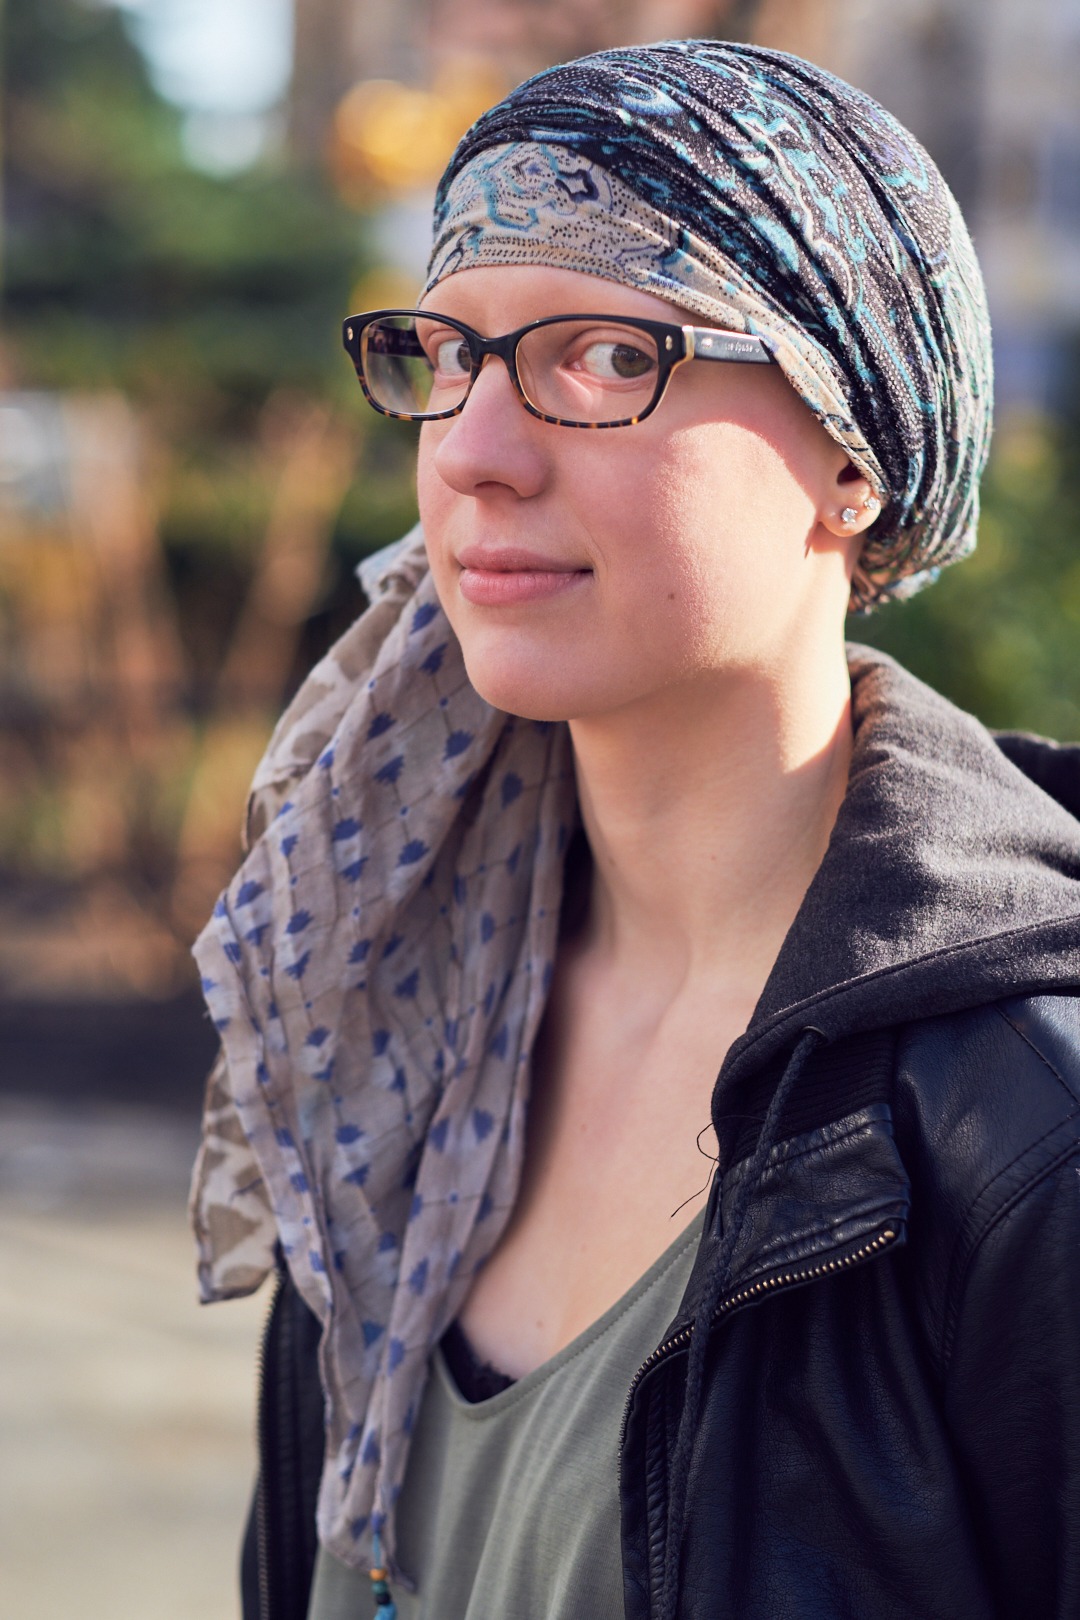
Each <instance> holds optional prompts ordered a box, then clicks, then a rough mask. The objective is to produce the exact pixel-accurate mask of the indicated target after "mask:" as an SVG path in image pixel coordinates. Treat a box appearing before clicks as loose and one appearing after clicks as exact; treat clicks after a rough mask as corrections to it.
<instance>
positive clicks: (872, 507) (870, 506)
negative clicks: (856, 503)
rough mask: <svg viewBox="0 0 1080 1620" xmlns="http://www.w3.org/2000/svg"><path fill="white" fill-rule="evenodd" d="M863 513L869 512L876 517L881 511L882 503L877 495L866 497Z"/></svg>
mask: <svg viewBox="0 0 1080 1620" xmlns="http://www.w3.org/2000/svg"><path fill="white" fill-rule="evenodd" d="M863 511H864V512H869V513H870V514H871V515H876V514H877V513H878V512H880V511H881V502H880V501H879V500H878V498H877V496H876V495H868V496H867V497H866V499H865V501H863Z"/></svg>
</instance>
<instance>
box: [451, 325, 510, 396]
mask: <svg viewBox="0 0 1080 1620" xmlns="http://www.w3.org/2000/svg"><path fill="white" fill-rule="evenodd" d="M469 335H470V338H471V339H472V353H473V374H472V380H471V381H470V383H469V393H470V394H471V393H472V390H473V386H474V385H475V383H476V381H477V379H478V377H479V376H480V372H481V371H482V369H483V367H484V363H485V361H486V360H487V359H488V358H489V356H491V355H494V356H495V358H496V359H498V360H501V361H502V363H503V365H504V366H505V367H506V370H507V374H508V375H509V378H510V382H511V384H512V385H513V388H514V392H515V393H516V394H517V396H518V398H519V399H521V400H522V401H524V400H525V394H524V391H523V389H522V386H521V379H520V377H519V376H518V369H517V346H518V342H519V341H520V339H521V336H522V334H521V332H506V333H504V334H503V336H502V337H491V338H486V337H481V336H480V334H479V332H471V333H470V334H469ZM465 397H466V399H467V398H468V394H467V395H466V396H465ZM462 403H463V404H464V401H463V402H462Z"/></svg>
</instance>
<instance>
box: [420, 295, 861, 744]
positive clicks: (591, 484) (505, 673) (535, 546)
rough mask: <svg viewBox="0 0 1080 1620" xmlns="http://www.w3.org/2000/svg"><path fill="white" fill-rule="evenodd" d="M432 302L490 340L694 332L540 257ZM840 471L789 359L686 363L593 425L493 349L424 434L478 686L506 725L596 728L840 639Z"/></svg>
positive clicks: (843, 585) (432, 522)
mask: <svg viewBox="0 0 1080 1620" xmlns="http://www.w3.org/2000/svg"><path fill="white" fill-rule="evenodd" d="M425 307H427V308H428V309H432V310H437V311H439V312H440V313H442V314H445V315H452V316H455V317H457V318H458V319H460V320H463V321H465V322H467V323H468V324H469V325H470V326H473V327H475V328H476V329H477V330H478V331H479V332H481V333H483V334H484V335H485V336H495V335H498V334H500V333H503V332H507V331H511V330H513V329H514V328H515V327H518V326H523V325H525V324H526V322H528V321H532V320H535V319H537V318H539V317H541V316H544V315H559V314H574V313H596V312H600V313H604V314H610V315H630V316H633V315H640V316H643V317H649V318H652V319H654V320H657V319H659V320H672V321H677V322H679V321H686V320H691V319H692V317H689V316H687V315H685V314H684V313H682V312H680V311H678V310H676V309H675V308H674V307H673V306H672V305H670V304H668V303H666V302H665V301H663V300H662V299H659V298H654V297H652V296H651V295H649V294H647V293H642V292H638V291H635V290H633V289H631V288H627V287H622V286H618V285H616V284H615V283H613V282H607V281H603V280H600V279H598V278H597V277H594V276H587V275H583V274H580V273H578V272H576V271H570V270H556V269H547V268H536V267H531V266H529V267H516V266H515V267H506V268H503V267H484V268H477V269H473V270H464V271H461V272H459V273H458V274H456V275H453V276H450V277H448V278H447V279H446V280H445V281H443V282H441V283H440V284H439V285H438V286H437V287H436V288H435V289H434V290H433V291H432V292H431V293H430V294H429V295H428V297H427V298H426V299H425ZM695 324H698V323H696V322H695ZM846 469H848V462H847V458H846V456H845V455H844V452H843V450H842V449H840V447H839V446H838V445H836V444H835V443H834V442H833V440H832V439H830V438H829V436H828V435H827V434H826V432H825V430H824V429H823V428H822V426H821V424H820V423H819V422H818V421H817V419H816V418H815V417H814V416H813V414H812V413H811V412H810V411H809V409H808V408H807V407H806V406H805V405H804V404H803V402H802V401H801V400H800V399H799V398H798V396H797V395H796V394H795V392H794V390H793V389H792V388H791V387H790V385H789V384H788V382H787V380H786V379H785V377H784V376H783V373H782V372H781V371H780V370H779V368H778V367H776V366H760V365H739V364H709V363H708V362H700V363H697V362H692V363H688V364H686V365H683V366H680V367H678V368H677V370H676V371H675V373H674V375H673V376H672V378H671V381H670V383H669V386H668V390H667V393H666V395H665V396H664V399H663V400H662V402H661V404H660V405H659V407H658V408H657V410H656V411H655V413H654V414H653V415H652V416H650V417H647V418H646V420H645V421H644V422H640V423H638V424H636V425H635V426H633V427H623V428H611V429H606V430H601V431H595V432H589V431H584V430H579V429H572V428H565V427H558V426H554V425H552V424H551V423H547V422H542V421H540V420H538V419H537V418H536V417H533V416H531V415H530V414H529V413H528V412H527V411H526V410H525V409H524V407H523V406H522V404H521V402H520V401H519V399H518V397H517V395H516V394H515V392H514V389H513V385H512V384H511V382H510V378H509V375H508V374H507V371H506V368H505V366H504V365H503V364H502V362H501V361H499V360H497V359H494V358H489V359H488V360H487V361H486V363H485V365H484V367H483V369H482V371H481V374H480V376H479V378H478V379H477V381H476V383H475V385H474V387H473V390H472V393H471V395H470V397H469V401H468V404H467V405H466V407H465V409H464V411H463V412H462V414H461V415H460V416H457V417H453V418H451V419H450V420H448V421H443V422H427V423H425V424H424V426H423V429H422V431H421V436H420V457H419V472H418V482H419V498H420V517H421V521H422V523H423V527H424V533H425V536H426V538H427V547H428V554H429V557H430V561H431V568H432V572H433V575H434V579H435V584H436V588H437V590H438V593H439V597H440V599H441V601H442V604H443V607H444V609H445V611H446V614H447V617H448V618H449V620H450V623H451V624H452V626H453V628H454V631H455V632H456V634H457V636H458V638H459V640H460V642H461V645H462V649H463V652H464V656H465V664H466V667H467V669H468V673H469V678H470V680H471V681H472V683H473V685H474V686H475V687H476V689H477V691H478V692H480V694H481V695H482V696H483V697H484V698H486V699H487V700H488V701H489V702H490V703H492V704H494V705H495V706H496V707H497V708H501V709H504V710H507V711H509V712H510V713H513V714H520V715H524V716H527V717H529V718H531V719H546V720H555V719H558V720H567V719H576V718H583V717H586V716H590V717H595V716H599V715H601V714H604V713H606V712H611V711H614V710H617V709H622V708H624V707H625V706H626V705H628V704H634V703H639V702H641V701H643V700H646V699H649V698H651V697H654V696H656V695H658V694H659V693H661V692H664V691H669V690H670V689H672V688H685V687H686V686H687V684H688V683H689V684H691V685H692V684H695V683H701V682H702V681H706V682H707V681H713V680H715V679H716V678H717V677H723V676H724V675H728V674H734V673H738V672H744V671H747V670H750V669H756V670H759V671H760V670H769V669H772V668H773V667H774V666H775V665H776V662H777V660H781V661H782V660H783V659H784V658H785V656H790V649H791V646H792V638H793V637H797V636H799V635H802V634H805V633H806V627H807V625H808V624H809V623H810V622H812V621H815V622H816V619H822V617H823V616H824V621H825V622H827V623H829V624H832V622H833V621H835V629H834V631H833V632H832V633H834V634H835V636H836V637H837V639H838V638H839V634H840V627H841V624H842V618H843V612H844V607H845V604H846V601H847V593H848V578H849V574H850V567H851V563H852V561H853V556H852V553H853V551H854V550H855V549H857V543H856V542H853V541H852V540H851V539H848V538H838V537H837V535H838V532H839V523H838V512H839V510H840V508H841V507H842V506H844V505H847V504H849V502H850V501H851V499H852V496H851V494H850V486H849V485H847V484H845V482H844V478H845V476H846V472H845V470H846ZM856 504H857V498H856ZM823 520H826V521H828V522H831V523H832V525H833V527H832V529H831V530H830V529H828V528H827V527H826V526H825V521H823Z"/></svg>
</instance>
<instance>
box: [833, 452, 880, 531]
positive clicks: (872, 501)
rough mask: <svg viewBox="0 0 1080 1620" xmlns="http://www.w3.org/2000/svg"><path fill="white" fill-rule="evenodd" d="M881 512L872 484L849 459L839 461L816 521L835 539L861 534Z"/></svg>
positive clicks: (878, 499)
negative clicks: (834, 477) (833, 479)
mask: <svg viewBox="0 0 1080 1620" xmlns="http://www.w3.org/2000/svg"><path fill="white" fill-rule="evenodd" d="M880 512H881V500H880V497H879V496H878V494H877V492H876V491H875V489H874V486H873V485H872V484H871V482H870V480H869V479H868V478H867V477H866V475H865V473H861V472H860V471H859V469H858V468H857V467H854V466H853V465H852V464H851V462H850V461H846V460H845V462H844V463H843V466H842V467H841V468H840V471H839V472H838V473H837V476H836V480H835V483H834V487H833V488H832V489H831V490H830V492H829V495H828V498H827V499H826V500H825V502H824V503H823V505H822V510H821V515H820V521H821V523H822V526H823V527H824V528H825V529H827V530H828V532H829V533H830V534H835V535H836V536H837V538H838V539H844V538H846V537H847V536H848V535H854V534H865V532H866V530H867V529H868V528H869V527H870V525H871V524H872V523H875V522H876V521H877V518H878V516H879V515H880Z"/></svg>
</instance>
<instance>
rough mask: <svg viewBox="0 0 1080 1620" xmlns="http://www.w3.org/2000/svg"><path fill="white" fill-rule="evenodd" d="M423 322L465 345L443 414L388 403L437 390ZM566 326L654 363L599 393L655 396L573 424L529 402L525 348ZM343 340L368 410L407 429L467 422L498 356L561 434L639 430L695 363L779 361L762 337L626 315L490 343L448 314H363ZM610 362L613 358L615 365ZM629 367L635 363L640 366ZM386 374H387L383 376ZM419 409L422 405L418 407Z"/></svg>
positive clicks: (347, 326)
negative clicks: (482, 379)
mask: <svg viewBox="0 0 1080 1620" xmlns="http://www.w3.org/2000/svg"><path fill="white" fill-rule="evenodd" d="M417 321H420V322H423V323H424V324H425V326H426V327H427V329H428V331H429V332H434V331H436V330H438V331H440V332H444V331H445V330H447V329H448V330H449V331H451V332H453V333H455V334H457V335H458V337H460V340H461V342H460V344H456V345H455V347H456V349H457V351H458V352H457V354H456V356H455V358H456V361H457V363H458V365H459V367H460V369H459V372H458V374H457V376H456V377H455V378H454V381H456V383H457V385H458V388H459V389H460V398H457V399H455V402H454V403H453V405H452V406H450V407H448V408H446V409H443V410H426V409H422V408H421V409H407V408H406V409H403V408H401V404H402V401H401V399H400V398H397V399H395V398H392V397H388V396H393V395H394V394H395V393H400V392H401V391H403V390H405V389H407V390H409V391H410V392H414V393H415V392H416V386H417V385H418V386H419V387H420V388H421V389H422V387H423V386H424V385H425V384H426V385H427V387H428V391H429V393H430V391H431V387H432V386H433V382H432V379H433V378H434V375H435V370H434V362H433V361H432V360H431V358H430V357H429V355H428V352H427V350H426V348H425V346H424V344H423V343H422V342H421V339H420V337H419V336H418V335H417V330H416V327H415V324H414V325H410V324H409V323H410V322H412V323H415V322H417ZM559 325H565V326H567V327H588V326H590V325H593V326H596V327H597V328H598V334H597V337H598V338H599V333H600V332H603V333H604V334H606V335H607V336H606V341H602V342H600V343H599V347H601V348H607V349H610V350H612V351H613V352H614V351H619V350H621V351H622V352H623V354H624V356H633V355H635V354H637V355H638V357H639V358H641V359H647V361H648V367H649V370H650V372H651V376H646V375H644V374H643V375H642V376H641V377H640V378H637V377H633V376H628V377H622V376H618V375H617V374H614V373H613V374H611V375H610V376H609V377H606V378H598V377H596V376H595V375H589V376H588V377H587V379H586V380H587V381H591V382H594V383H595V384H596V391H597V392H599V393H602V392H603V391H604V388H605V387H606V388H607V389H608V392H609V394H610V393H611V392H612V391H614V392H615V393H616V394H617V393H618V392H619V391H620V390H621V391H622V392H623V393H626V392H627V391H628V390H631V389H632V385H633V383H634V382H640V387H639V388H638V389H637V392H638V393H642V392H643V390H646V389H648V390H649V393H648V397H647V398H645V399H644V402H643V403H641V404H638V405H637V406H636V408H635V409H634V411H633V414H627V415H622V416H618V415H616V416H611V417H607V416H605V417H602V418H601V419H595V418H591V417H590V418H584V419H583V418H581V417H569V416H564V415H559V414H553V412H552V411H551V410H550V409H545V408H544V403H543V401H538V400H536V399H533V398H531V397H530V394H529V391H528V387H527V385H526V383H525V382H523V380H522V376H521V370H520V368H519V349H520V346H521V344H522V341H523V340H528V339H530V338H531V337H532V336H533V334H537V333H543V332H544V329H545V328H550V327H555V326H559ZM624 331H625V332H627V333H629V334H635V333H637V334H641V335H642V336H643V337H644V339H645V343H644V345H643V346H642V348H641V349H640V350H635V349H634V348H633V346H632V345H631V344H620V343H618V341H617V339H615V338H614V337H613V336H612V335H611V334H613V333H618V334H621V333H622V332H624ZM342 336H343V342H344V345H345V350H346V352H347V354H348V355H349V358H350V359H351V360H352V362H353V365H354V366H355V368H356V375H357V378H358V379H359V382H360V386H361V388H362V389H363V391H364V395H365V398H366V399H367V401H368V404H369V405H371V406H372V407H373V409H375V410H377V411H379V412H380V413H381V414H382V415H383V416H391V417H395V418H396V419H397V420H399V421H406V422H440V421H445V420H446V419H447V418H449V417H453V416H458V415H460V413H461V412H462V411H463V410H464V408H465V405H466V403H467V401H468V398H469V394H470V393H471V391H472V388H473V385H474V384H475V382H476V379H477V378H478V377H479V375H480V368H481V367H482V365H483V363H484V361H485V360H486V359H487V357H488V355H495V356H496V357H497V358H498V359H500V360H501V361H502V362H503V364H504V365H505V366H506V369H507V371H508V373H509V375H510V380H511V382H512V383H513V385H514V389H515V391H516V392H517V395H518V398H519V399H520V400H521V403H522V404H523V405H524V407H525V409H526V410H527V411H528V412H529V414H530V415H532V416H535V417H538V418H539V419H540V421H542V422H550V423H552V424H553V425H554V426H556V427H572V428H610V427H632V426H633V425H634V424H635V423H637V422H641V421H644V419H645V418H646V417H647V416H649V415H651V414H652V412H653V411H655V409H656V407H657V406H658V405H659V404H660V401H661V400H662V399H663V397H664V393H665V391H666V389H667V386H668V383H669V381H670V379H671V375H672V372H673V371H674V370H675V369H676V367H678V366H680V365H683V364H685V363H686V362H687V361H689V360H719V361H727V362H732V361H735V362H744V363H750V364H755V365H768V364H771V363H772V362H773V356H772V355H771V354H770V352H769V350H768V349H767V348H766V346H765V344H764V342H763V341H762V339H761V338H758V337H751V336H747V335H746V334H745V333H742V332H726V331H722V330H720V329H718V328H715V327H711V326H690V325H677V324H675V323H674V322H669V321H651V320H639V319H637V318H635V317H630V316H625V315H606V314H599V315H597V314H568V315H547V316H544V317H543V318H542V319H541V320H537V321H530V322H528V324H527V325H525V326H519V327H518V328H517V329H516V330H515V331H513V332H504V333H503V334H502V335H501V336H499V337H490V338H486V337H483V336H482V335H481V334H480V333H479V332H477V331H476V330H475V329H474V328H473V327H471V326H467V325H466V324H465V322H464V321H459V320H455V319H454V318H453V317H452V316H449V315H442V314H440V313H439V312H438V311H436V310H430V309H376V310H369V311H367V312H365V313H364V314H360V315H350V316H349V317H348V318H347V319H346V321H345V322H344V324H343V332H342ZM552 336H554V334H552ZM568 341H569V339H568ZM462 346H464V349H465V350H466V351H467V356H468V370H467V372H466V370H465V357H464V355H463V354H462V353H461V349H462ZM533 346H534V347H536V346H537V345H536V344H534V345H533ZM589 352H592V351H591V350H590V351H589ZM610 359H611V357H610V356H609V357H608V360H609V363H610ZM630 363H631V364H633V361H632V360H631V361H630ZM410 368H414V369H412V370H410ZM394 369H396V370H397V371H399V372H400V374H401V375H400V377H395V378H394V379H393V381H394V382H396V383H398V384H399V385H400V387H399V388H398V389H395V388H394V387H391V386H390V380H389V373H390V371H391V370H394ZM579 369H580V368H579ZM380 371H381V372H383V373H385V375H381V376H380V375H379V373H380ZM410 376H411V377H414V378H415V379H416V384H415V385H414V383H413V382H412V381H410ZM534 389H535V384H534ZM443 391H444V394H445V392H446V391H447V390H446V386H445V385H444V390H443ZM419 402H420V401H419V399H418V400H417V403H419ZM606 404H607V407H608V409H612V408H614V405H613V401H612V400H611V399H610V398H609V399H608V400H607V401H606Z"/></svg>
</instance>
